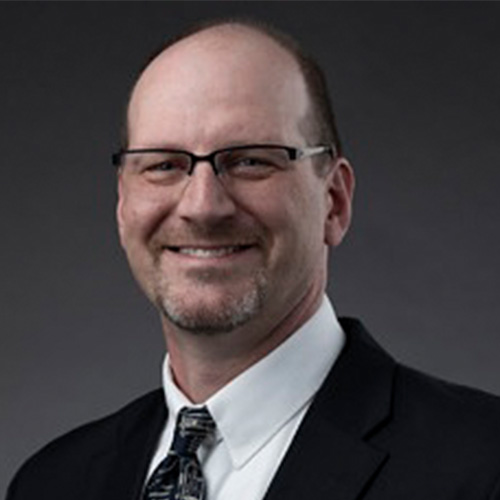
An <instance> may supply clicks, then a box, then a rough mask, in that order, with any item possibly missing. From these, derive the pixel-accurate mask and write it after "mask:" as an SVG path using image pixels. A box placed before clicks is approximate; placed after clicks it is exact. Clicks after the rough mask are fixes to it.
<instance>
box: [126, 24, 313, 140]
mask: <svg viewBox="0 0 500 500" xmlns="http://www.w3.org/2000/svg"><path fill="white" fill-rule="evenodd" d="M309 108H310V106H309V98H308V94H307V89H306V85H305V82H304V79H303V77H302V74H301V72H300V70H299V67H298V65H297V63H296V61H295V60H294V59H293V57H292V56H291V55H290V54H289V53H288V52H287V51H286V50H284V49H283V48H282V47H280V46H279V45H278V44H276V43H275V42H274V41H273V40H271V39H270V38H269V37H267V36H264V35H262V34H261V33H258V32H256V31H255V30H252V29H249V28H247V27H244V26H239V25H224V26H219V27H215V28H210V29H207V30H204V31H202V32H200V33H197V34H195V35H192V36H190V37H189V38H186V39H183V40H181V41H179V42H177V43H176V44H175V45H173V46H171V47H170V48H168V49H167V50H165V51H163V52H162V53H161V54H160V55H158V56H157V57H156V58H155V59H154V60H153V61H152V63H151V64H150V65H149V66H148V67H147V68H146V69H145V71H144V72H143V74H142V75H141V77H140V78H139V80H138V82H137V85H136V87H135V89H134V92H133V94H132V98H131V102H130V108H129V138H130V142H131V147H134V146H160V145H163V144H161V143H162V136H163V133H164V131H166V130H169V131H170V132H169V137H165V138H164V140H167V141H170V142H173V143H174V144H169V145H171V146H176V147H180V146H183V147H187V146H189V147H190V148H191V149H193V148H196V149H198V148H201V149H204V146H206V147H211V148H214V147H222V146H224V145H225V144H224V141H226V140H227V138H228V136H229V134H231V136H232V137H231V140H232V141H233V142H243V141H245V142H248V141H251V142H257V143H259V142H269V141H271V142H273V141H276V140H278V139H281V140H283V139H285V140H288V141H290V140H292V139H293V140H294V142H295V141H296V140H297V138H295V137H294V138H292V137H289V138H278V137H275V138H273V130H272V128H271V127H272V125H273V124H275V125H274V126H276V125H277V123H276V122H278V121H281V120H283V121H286V122H289V123H290V125H292V124H293V125H295V126H297V127H301V126H303V124H305V122H306V115H307V113H308V110H309ZM174 118H175V127H172V123H171V121H172V120H174ZM257 121H259V122H260V123H262V126H260V127H257V128H255V127H254V126H253V124H255V123H257ZM250 122H252V128H253V130H252V132H251V135H252V137H251V136H250V131H249V130H247V128H249V127H250V126H251V123H250ZM226 126H227V128H226ZM172 129H175V130H172ZM145 134H147V136H145ZM255 134H257V136H255ZM181 135H182V137H183V138H184V137H185V136H189V137H190V142H191V143H190V144H189V145H188V144H179V143H178V136H181ZM147 142H151V143H150V144H147Z"/></svg>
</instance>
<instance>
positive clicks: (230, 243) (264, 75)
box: [117, 26, 350, 333]
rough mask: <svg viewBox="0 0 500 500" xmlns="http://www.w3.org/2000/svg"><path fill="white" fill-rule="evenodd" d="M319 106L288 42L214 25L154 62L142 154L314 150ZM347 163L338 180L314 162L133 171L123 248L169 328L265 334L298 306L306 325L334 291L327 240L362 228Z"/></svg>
mask: <svg viewBox="0 0 500 500" xmlns="http://www.w3.org/2000/svg"><path fill="white" fill-rule="evenodd" d="M308 106H309V99H308V96H307V92H306V88H305V84H304V81H303V78H302V76H301V74H300V72H299V71H298V67H297V64H296V63H295V61H294V59H293V58H292V57H291V56H290V55H289V54H288V53H287V52H286V51H284V50H283V49H282V48H281V47H279V46H278V45H276V43H275V42H273V41H271V40H270V39H269V38H267V37H265V36H263V35H261V34H258V33H256V32H254V31H252V30H249V29H247V28H242V27H228V26H226V27H222V28H218V29H210V30H207V31H204V32H201V33H199V34H197V35H195V36H192V37H190V38H187V39H185V40H183V41H181V42H178V43H177V44H175V45H174V46H172V47H171V48H169V49H168V50H166V51H165V52H163V53H162V54H161V55H160V56H159V57H157V58H156V59H155V60H154V61H153V62H152V63H151V64H150V66H149V67H148V68H147V69H146V70H145V72H144V73H143V75H142V76H141V78H140V80H139V81H138V83H137V85H136V87H135V89H134V92H133V95H132V99H131V103H130V108H129V116H128V118H129V148H130V149H135V148H173V149H182V150H186V151H191V152H193V153H196V154H198V155H205V154H208V153H210V152H212V151H214V150H216V149H220V148H225V147H228V146H236V145H246V144H282V145H287V146H294V147H302V146H306V145H310V144H309V141H308V140H307V139H306V138H305V137H304V135H303V130H304V126H303V125H304V120H305V119H306V116H307V112H308V109H309V107H308ZM327 161H328V160H327ZM332 163H333V161H332ZM338 163H339V162H337V167H336V168H335V169H333V170H332V171H331V172H330V173H329V174H328V175H326V176H325V177H319V176H318V175H317V174H316V173H315V172H314V169H313V165H312V162H311V160H310V159H304V160H300V161H297V162H294V163H292V164H291V165H290V168H289V169H287V170H285V171H276V172H274V173H273V174H272V175H268V176H264V177H262V178H258V179H246V180H244V179H240V180H238V181H235V180H226V181H224V180H223V179H222V178H219V177H217V176H216V175H215V173H214V171H213V169H212V167H211V166H210V164H209V163H207V162H199V163H197V164H196V168H195V170H194V172H193V174H192V176H191V177H189V178H188V179H187V180H186V181H183V182H180V183H178V184H176V185H175V186H172V185H165V184H162V183H159V182H153V181H152V178H151V177H149V176H148V175H138V174H134V173H133V172H132V171H131V170H127V168H123V169H122V171H121V172H120V176H119V202H118V208H117V216H118V223H119V232H120V238H121V242H122V245H123V247H124V249H125V251H126V254H127V258H128V260H129V263H130V266H131V268H132V271H133V273H134V275H135V277H136V279H137V280H138V282H139V284H140V285H141V286H142V288H143V289H144V291H145V292H146V294H147V295H148V297H149V298H150V299H151V300H152V301H153V302H154V303H155V304H156V305H157V306H158V308H159V309H160V311H161V312H162V314H163V317H164V324H166V325H167V328H168V327H169V326H170V327H175V328H178V329H181V330H188V331H193V332H205V333H213V332H228V331H232V330H236V329H238V327H240V329H241V328H244V327H250V328H251V329H252V330H254V331H255V330H260V331H264V332H266V331H271V330H273V329H276V328H277V327H278V326H279V324H280V323H281V322H283V321H284V320H285V318H287V317H289V316H290V315H291V314H292V315H295V316H297V315H298V319H297V321H298V322H300V321H301V318H300V316H301V315H302V316H304V320H305V319H307V318H306V316H307V315H310V311H309V309H310V308H311V304H316V305H317V303H318V301H319V300H320V297H321V294H322V292H323V290H324V287H325V281H326V255H327V246H326V245H327V244H337V243H339V242H340V240H341V239H342V236H343V234H344V232H345V230H346V229H347V225H348V222H349V213H350V212H349V205H350V199H347V198H349V196H350V193H348V192H347V191H349V189H347V188H346V182H345V181H346V172H347V173H349V175H350V170H349V169H348V168H347V167H346V164H344V163H342V161H340V166H339V164H338ZM347 180H349V179H347ZM347 187H349V186H347ZM342 193H344V194H342ZM297 321H296V322H297Z"/></svg>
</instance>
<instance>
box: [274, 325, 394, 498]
mask: <svg viewBox="0 0 500 500" xmlns="http://www.w3.org/2000/svg"><path fill="white" fill-rule="evenodd" d="M341 322H342V326H343V328H344V331H345V332H346V336H347V343H346V347H345V348H344V350H343V352H342V354H341V356H340V357H339V359H338V360H337V362H336V364H335V366H334V368H333V369H332V371H331V373H330V374H329V375H328V377H327V379H326V381H325V382H324V384H323V386H322V387H321V388H320V390H319V391H318V393H317V395H316V397H315V399H314V401H313V403H312V405H311V407H310V409H309V411H308V412H307V414H306V416H305V418H304V420H303V422H302V424H301V426H300V428H299V430H298V432H297V434H296V436H295V438H294V440H293V442H292V444H291V446H290V448H289V450H288V452H287V454H286V456H285V458H284V460H283V462H282V464H281V466H280V468H279V469H278V472H277V474H276V476H275V478H274V480H273V481H272V483H271V486H270V488H269V490H268V493H267V495H266V497H265V500H283V499H287V500H308V499H310V498H329V499H330V498H334V499H335V500H354V499H356V498H359V496H360V495H361V493H362V492H363V491H364V490H365V489H366V487H367V485H368V484H369V482H370V481H371V480H372V479H373V478H374V477H375V476H376V474H377V473H378V472H379V471H380V469H381V468H382V467H383V465H384V463H385V461H386V460H387V459H388V454H387V453H386V452H385V451H383V450H379V449H376V448H374V447H373V446H372V445H370V443H369V438H370V436H371V435H372V434H373V433H374V432H375V430H376V429H379V428H380V427H381V426H382V425H383V424H384V422H386V421H387V420H388V418H389V415H390V401H391V394H392V385H393V384H392V381H393V376H394V372H395V363H394V361H393V360H392V359H391V358H390V357H389V356H388V355H387V354H386V353H385V352H384V351H383V350H382V349H381V348H380V347H378V346H377V344H376V343H375V342H374V341H373V340H372V339H371V338H370V337H369V336H368V334H367V332H366V331H365V330H364V328H363V327H362V326H361V324H360V323H359V322H357V321H355V320H342V321H341Z"/></svg>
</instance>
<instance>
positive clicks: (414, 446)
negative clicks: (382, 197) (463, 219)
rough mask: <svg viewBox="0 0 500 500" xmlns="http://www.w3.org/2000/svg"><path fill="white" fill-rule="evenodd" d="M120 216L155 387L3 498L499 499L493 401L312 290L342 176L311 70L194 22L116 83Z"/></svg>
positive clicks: (25, 471)
mask: <svg viewBox="0 0 500 500" xmlns="http://www.w3.org/2000/svg"><path fill="white" fill-rule="evenodd" d="M115 162H116V163H117V165H118V166H119V174H118V190H119V200H118V206H117V220H118V226H119V233H120V239H121V242H122V245H123V248H124V249H125V252H126V254H127V258H128V261H129V263H130V266H131V269H132V271H133V273H134V275H135V277H136V279H137V281H138V283H139V284H140V286H141V287H142V289H143V290H144V292H145V294H146V295H147V296H148V298H149V299H150V300H151V301H152V302H153V303H154V304H155V305H156V307H157V308H158V310H159V311H160V317H161V322H162V326H163V331H164V334H165V339H166V343H167V347H168V356H167V358H166V361H165V366H164V373H163V377H164V388H163V391H155V392H153V393H151V394H148V395H146V396H144V397H143V398H141V399H140V400H138V401H135V402H133V403H132V404H130V405H129V406H127V407H126V408H125V409H123V410H121V411H119V412H118V413H116V414H115V415H112V416H110V417H108V418H106V419H103V420H101V421H98V422H95V423H92V424H89V425H87V426H85V427H82V428H80V429H78V430H76V431H74V432H72V433H70V434H69V435H67V436H65V437H63V438H60V439H59V440H57V441H55V442H54V443H52V444H50V445H49V446H48V447H46V448H45V449H44V450H42V451H41V452H40V453H39V454H37V455H35V457H33V458H32V459H31V460H29V461H28V462H27V464H26V465H25V466H24V467H23V468H22V469H21V471H20V473H18V475H17V476H16V478H15V479H14V481H13V483H12V485H11V488H10V490H9V494H8V499H9V500H25V499H26V500H27V499H28V498H30V499H31V498H34V497H36V498H42V499H51V500H59V499H63V498H64V499H68V498H71V499H73V500H74V499H76V500H79V499H82V500H83V499H92V500H99V499H103V500H104V499H106V500H110V499H113V500H114V499H117V500H118V499H121V500H133V499H141V498H142V499H152V498H169V499H173V498H178V499H190V500H194V499H202V498H205V499H207V500H229V499H234V498H235V497H240V498H242V499H244V500H261V499H264V498H265V500H278V499H287V500H298V499H309V498H328V499H330V498H331V499H336V500H354V499H366V500H382V499H384V500H396V499H398V500H401V499H410V500H411V499H419V500H420V499H423V498H425V499H433V500H446V499H450V500H451V499H454V500H458V499H480V498H484V499H489V500H492V499H500V402H499V400H498V399H496V398H494V397H493V396H488V395H485V394H482V393H480V392H477V391H473V390H470V389H465V388H460V387H457V386H452V385H450V384H446V383H444V382H440V381H436V380H434V379H431V378H429V377H426V376H425V375H422V374H419V373H417V372H414V371H412V370H410V369H408V368H405V367H402V366H401V365H398V364H397V363H396V362H394V361H393V360H392V358H391V357H390V356H389V355H387V354H386V353H385V352H384V351H382V350H381V348H379V347H378V346H377V345H376V344H375V342H374V341H373V340H371V339H370V337H369V336H368V334H367V332H366V331H365V330H364V329H363V327H362V326H361V324H360V323H359V322H357V321H355V320H342V322H341V323H339V322H338V320H337V318H336V316H335V313H334V311H333V309H332V306H331V305H330V303H329V301H328V299H326V298H325V297H324V290H325V285H326V277H327V252H328V248H329V247H335V246H337V245H339V244H340V243H341V241H342V239H343V237H344V235H345V233H346V231H347V229H348V227H349V223H350V219H351V203H352V196H353V189H354V176H353V171H352V168H351V166H350V165H349V162H348V161H347V160H346V159H345V158H344V157H343V156H342V150H341V147H340V144H339V140H338V135H337V132H336V130H335V125H334V123H333V118H332V114H331V111H330V108H329V103H328V98H327V96H326V90H325V88H324V83H323V81H322V77H321V74H320V73H319V72H318V69H317V68H316V66H315V65H314V63H313V62H312V61H310V60H309V59H308V58H307V57H305V56H304V55H303V54H302V53H301V52H300V51H299V49H298V48H297V47H296V46H295V45H294V43H293V42H291V41H289V40H287V39H286V38H285V37H283V36H281V35H278V34H275V33H273V32H269V31H267V30H265V29H263V28H261V27H258V26H255V25H253V24H248V23H242V22H222V23H216V24H213V25H211V26H207V27H204V28H201V29H198V30H196V31H194V32H192V33H190V34H189V35H187V36H184V37H183V38H181V39H179V40H178V41H176V42H175V43H173V44H171V45H169V46H168V47H167V48H166V49H165V50H163V51H162V52H160V53H159V54H158V55H157V56H156V57H155V58H153V60H152V61H151V62H150V64H149V65H148V66H147V67H146V68H145V70H144V71H143V72H142V74H141V75H140V77H139V79H138V81H137V83H136V85H135V87H134V89H133V92H132V94H131V98H130V102H129V107H128V116H127V138H126V144H125V146H124V148H123V150H122V151H121V152H120V153H118V154H117V155H116V156H115Z"/></svg>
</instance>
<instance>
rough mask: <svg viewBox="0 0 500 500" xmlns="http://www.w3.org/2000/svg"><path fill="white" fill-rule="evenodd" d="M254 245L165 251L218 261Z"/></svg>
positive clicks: (188, 247)
mask: <svg viewBox="0 0 500 500" xmlns="http://www.w3.org/2000/svg"><path fill="white" fill-rule="evenodd" d="M253 246H254V245H224V246H213V247H197V246H166V247H164V249H166V250H169V251H170V252H174V253H177V254H180V255H186V256H188V257H194V258H197V259H217V258H222V257H228V256H230V255H234V254H238V253H241V252H244V251H246V250H249V249H250V248H252V247H253Z"/></svg>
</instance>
